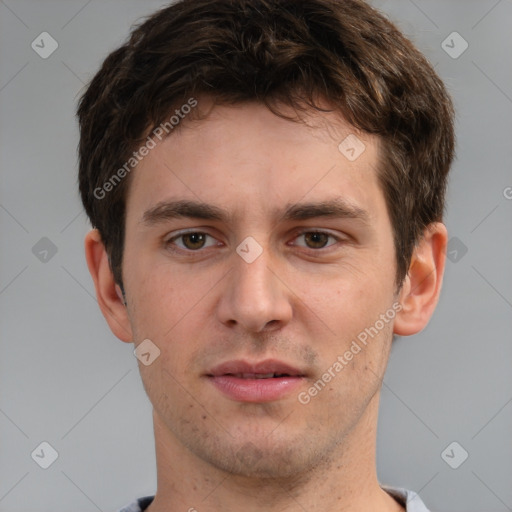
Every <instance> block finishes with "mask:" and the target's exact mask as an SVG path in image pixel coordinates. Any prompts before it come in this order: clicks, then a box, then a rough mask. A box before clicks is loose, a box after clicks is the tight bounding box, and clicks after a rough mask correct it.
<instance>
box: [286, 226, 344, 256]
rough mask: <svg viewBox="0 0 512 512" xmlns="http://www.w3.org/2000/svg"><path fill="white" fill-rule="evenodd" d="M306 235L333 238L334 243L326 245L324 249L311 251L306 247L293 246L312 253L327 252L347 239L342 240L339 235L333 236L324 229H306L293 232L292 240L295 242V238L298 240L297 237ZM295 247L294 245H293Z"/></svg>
mask: <svg viewBox="0 0 512 512" xmlns="http://www.w3.org/2000/svg"><path fill="white" fill-rule="evenodd" d="M307 233H319V234H323V235H327V236H329V237H332V238H334V240H336V243H333V244H330V245H327V246H325V247H320V248H319V249H312V248H311V247H306V246H295V247H302V248H304V249H307V250H309V251H313V252H321V251H323V250H327V249H329V247H333V246H335V245H336V244H337V243H339V242H344V241H346V240H347V239H346V238H343V237H341V236H339V235H335V234H334V233H332V232H331V231H326V230H324V229H315V228H307V229H301V230H299V231H296V232H294V235H293V239H294V240H295V239H296V238H298V237H299V236H301V235H305V234H307ZM293 245H295V244H293Z"/></svg>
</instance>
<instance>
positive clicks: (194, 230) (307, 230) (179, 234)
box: [163, 228, 348, 254]
mask: <svg viewBox="0 0 512 512" xmlns="http://www.w3.org/2000/svg"><path fill="white" fill-rule="evenodd" d="M191 233H199V234H203V235H206V236H207V237H210V238H212V239H214V240H216V241H217V242H219V241H218V240H217V238H215V237H214V236H213V235H211V234H210V233H208V232H207V231H203V230H202V229H200V228H199V229H198V228H189V229H186V230H182V231H178V232H174V233H172V236H166V237H165V238H164V242H163V243H164V245H165V246H166V247H167V246H169V245H170V244H171V243H173V241H174V240H176V239H179V238H180V237H182V236H185V235H188V234H191ZM307 233H320V234H324V235H327V236H328V237H332V238H334V240H335V241H336V242H335V243H332V244H330V245H327V246H325V247H320V248H319V249H313V248H311V247H306V246H299V245H296V244H292V246H295V247H302V248H303V249H306V250H309V251H312V252H321V251H325V250H328V249H329V248H330V247H333V246H335V245H336V244H337V243H339V242H344V241H347V240H348V239H347V238H346V237H342V236H339V235H335V234H334V233H332V232H331V231H327V230H324V229H315V228H297V230H296V231H294V232H293V240H295V239H296V238H298V237H299V236H302V235H305V234H307ZM219 244H222V242H219V243H218V244H212V245H208V246H206V247H201V248H200V249H197V250H192V249H187V248H183V247H180V246H176V247H177V250H179V251H182V252H185V253H190V254H193V253H200V252H203V251H204V250H205V249H207V248H208V247H214V246H215V245H217V246H218V245H219Z"/></svg>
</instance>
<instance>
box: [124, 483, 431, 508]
mask: <svg viewBox="0 0 512 512" xmlns="http://www.w3.org/2000/svg"><path fill="white" fill-rule="evenodd" d="M381 487H382V488H383V489H384V490H385V491H386V492H387V493H388V494H390V495H391V496H393V498H395V499H396V500H397V501H398V502H399V503H400V504H401V505H402V506H404V507H405V510H406V511H407V512H429V510H428V509H427V507H425V504H424V503H423V501H421V498H420V497H419V496H418V495H417V494H416V493H415V492H413V491H408V490H407V489H404V488H402V487H389V486H387V485H382V486H381ZM153 498H154V496H146V497H144V498H139V499H138V500H135V501H134V502H133V503H130V504H129V505H127V506H126V507H124V508H122V509H121V510H119V511H118V512H143V511H144V510H146V509H147V508H148V507H149V505H150V504H151V502H152V501H153Z"/></svg>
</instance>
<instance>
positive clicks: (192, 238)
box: [165, 231, 216, 251]
mask: <svg viewBox="0 0 512 512" xmlns="http://www.w3.org/2000/svg"><path fill="white" fill-rule="evenodd" d="M208 238H211V240H212V241H213V243H210V244H206V240H207V239H208ZM180 239H181V240H182V242H181V244H180V243H175V241H177V240H180ZM165 245H166V246H169V245H176V246H177V247H179V248H180V249H183V250H186V251H197V250H199V249H203V248H205V247H211V246H212V245H216V243H215V239H214V238H213V237H212V236H210V235H209V234H208V233H203V232H202V231H190V232H188V233H181V234H179V235H175V236H173V237H172V238H169V239H168V240H167V241H166V242H165Z"/></svg>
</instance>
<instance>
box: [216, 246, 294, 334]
mask: <svg viewBox="0 0 512 512" xmlns="http://www.w3.org/2000/svg"><path fill="white" fill-rule="evenodd" d="M249 238H250V237H249ZM260 240H261V237H260ZM268 246H269V244H267V243H263V244H261V245H260V244H259V243H258V242H256V240H255V239H245V240H244V241H242V243H240V244H239V246H238V247H237V249H236V251H235V253H234V254H233V267H232V272H230V273H229V277H228V282H227V289H225V290H224V293H223V297H222V298H221V304H220V306H219V315H220V319H221V321H222V322H223V323H229V324H230V325H239V326H240V327H243V328H245V329H247V330H251V331H256V332H257V331H261V330H263V329H265V328H268V327H269V326H270V324H272V325H273V326H276V325H277V324H279V325H282V324H283V323H285V322H287V321H289V319H290V318H291V305H290V304H289V302H288V297H287V295H286V292H285V288H284V287H283V285H282V283H280V281H279V280H278V279H277V277H276V275H275V272H276V270H275V269H272V267H275V266H276V260H275V259H274V258H272V254H271V251H270V250H269V249H268ZM271 269H272V270H271Z"/></svg>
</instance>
